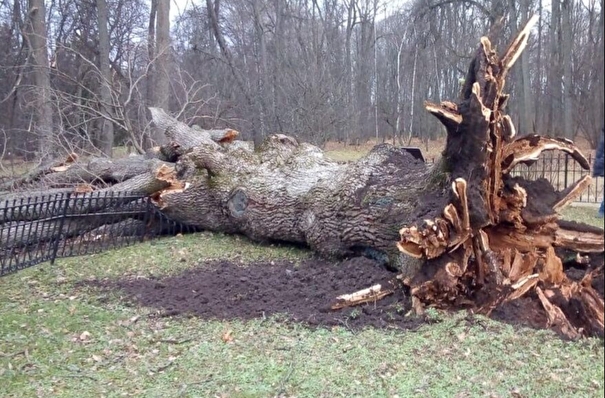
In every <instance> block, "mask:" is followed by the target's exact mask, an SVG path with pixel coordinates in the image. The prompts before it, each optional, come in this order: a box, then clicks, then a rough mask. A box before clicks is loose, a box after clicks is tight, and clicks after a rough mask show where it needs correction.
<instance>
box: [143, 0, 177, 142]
mask: <svg viewBox="0 0 605 398" xmlns="http://www.w3.org/2000/svg"><path fill="white" fill-rule="evenodd" d="M154 19H155V27H153V22H154ZM152 34H155V37H153V38H152V37H151V35H152ZM148 40H153V44H151V43H150V44H148V47H149V46H152V47H151V48H152V49H153V53H150V54H149V56H150V58H151V59H150V61H151V62H153V67H152V71H153V73H151V76H150V77H151V79H150V85H151V87H149V89H151V93H149V92H148V95H149V94H150V95H151V96H150V97H149V99H150V102H151V104H152V105H153V106H157V107H161V108H162V109H170V93H171V90H170V73H171V71H170V69H171V68H170V63H171V51H170V48H171V47H170V0H152V6H151V15H150V21H149V38H148ZM149 136H150V137H149V138H150V142H148V143H147V145H146V146H147V147H149V146H154V145H161V144H164V143H165V137H164V134H163V132H162V131H160V130H158V129H157V128H152V129H151V132H150V135H149Z"/></svg>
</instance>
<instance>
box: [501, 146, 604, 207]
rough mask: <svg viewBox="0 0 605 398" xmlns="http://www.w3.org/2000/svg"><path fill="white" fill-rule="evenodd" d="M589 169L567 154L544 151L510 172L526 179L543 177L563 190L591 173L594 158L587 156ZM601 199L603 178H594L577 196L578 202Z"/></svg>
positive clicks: (598, 201)
mask: <svg viewBox="0 0 605 398" xmlns="http://www.w3.org/2000/svg"><path fill="white" fill-rule="evenodd" d="M588 161H589V163H590V165H591V170H584V169H583V168H582V167H581V166H580V165H579V164H578V163H576V162H575V161H574V160H573V158H572V157H571V156H569V155H568V154H561V153H553V152H545V153H543V154H542V155H541V156H540V158H538V160H536V161H535V162H534V163H532V164H530V165H529V166H527V165H524V164H519V165H517V166H516V167H515V168H514V169H513V170H512V172H511V174H512V175H515V176H522V177H524V178H526V179H528V180H537V179H539V178H545V179H547V180H548V181H550V183H551V184H552V185H553V187H555V189H557V190H558V191H560V190H563V189H565V188H567V187H569V186H571V185H572V184H573V183H575V182H576V181H578V180H579V179H581V178H582V177H584V176H585V175H591V174H592V165H593V161H594V158H593V156H592V155H590V156H589V157H588ZM602 200H603V178H594V179H593V180H592V183H591V184H590V187H589V188H588V189H587V190H586V191H585V192H584V193H583V194H582V195H581V196H580V198H578V201H579V202H584V203H600V202H601V201H602Z"/></svg>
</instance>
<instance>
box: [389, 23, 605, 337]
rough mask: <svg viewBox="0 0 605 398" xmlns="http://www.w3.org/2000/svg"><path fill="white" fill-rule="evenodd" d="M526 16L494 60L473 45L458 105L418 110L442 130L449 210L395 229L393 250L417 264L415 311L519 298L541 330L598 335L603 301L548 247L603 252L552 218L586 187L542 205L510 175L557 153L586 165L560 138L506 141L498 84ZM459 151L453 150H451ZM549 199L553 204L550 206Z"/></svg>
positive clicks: (509, 136)
mask: <svg viewBox="0 0 605 398" xmlns="http://www.w3.org/2000/svg"><path fill="white" fill-rule="evenodd" d="M535 21H536V18H532V19H531V20H530V22H529V23H528V24H527V26H526V27H525V28H524V29H523V30H522V31H521V33H520V34H519V35H518V36H517V38H515V40H513V42H512V43H511V45H510V46H509V47H508V49H507V50H506V51H505V52H504V55H503V57H502V58H501V59H498V57H497V55H496V53H495V51H494V50H492V47H491V43H490V42H489V40H488V39H487V38H485V37H484V38H482V39H481V44H480V47H479V50H478V51H477V53H476V58H475V60H474V61H473V63H472V64H471V67H470V68H469V75H468V76H467V79H466V87H465V88H464V89H463V98H462V100H461V101H460V103H458V104H453V103H451V102H443V103H441V104H440V105H437V104H433V103H427V104H426V109H427V110H428V111H429V112H430V113H431V114H433V115H434V116H435V117H437V119H439V120H440V121H441V122H442V123H443V125H444V126H445V127H446V129H447V130H448V147H446V150H445V152H444V158H445V160H446V165H447V167H448V168H449V169H448V170H446V171H447V172H448V173H450V175H451V178H452V180H453V183H452V187H451V202H450V204H448V205H447V206H446V207H445V208H444V210H443V213H442V216H441V217H437V218H436V219H434V220H424V221H423V222H422V224H421V225H419V226H417V225H411V226H406V227H404V228H402V229H401V231H400V237H401V239H400V241H399V242H398V243H397V247H398V248H399V250H400V251H401V252H403V253H405V254H407V255H410V256H413V257H416V258H422V259H425V260H426V262H425V264H424V272H420V273H419V274H418V275H416V276H415V277H413V278H407V284H408V286H409V287H410V291H411V293H412V296H413V301H414V302H415V303H416V305H415V308H416V310H417V311H421V305H424V306H436V307H440V308H452V307H455V306H458V305H460V303H465V304H468V303H472V305H471V307H474V308H475V310H476V311H477V312H481V313H484V314H490V313H491V312H492V311H493V310H494V309H495V308H497V307H498V306H499V305H501V304H503V303H506V302H510V301H512V300H516V299H519V298H520V297H524V296H528V295H530V296H531V297H534V298H535V299H537V300H539V302H540V303H541V304H542V307H543V308H544V311H545V312H546V314H547V317H548V325H545V326H549V327H552V328H554V329H556V330H557V331H559V332H560V333H562V334H563V335H565V336H567V337H569V338H577V337H579V336H581V335H583V334H584V335H595V334H596V335H602V334H603V299H602V298H601V297H600V296H599V295H598V294H597V293H596V291H595V290H594V289H593V288H592V286H591V284H590V280H591V278H590V273H589V274H588V275H587V277H586V278H585V280H583V281H582V282H576V281H572V280H570V279H569V278H568V276H567V275H566V274H565V272H564V267H563V262H562V260H561V259H560V258H559V257H558V256H557V254H556V252H555V249H556V248H560V249H567V250H569V251H572V252H573V251H575V252H576V253H578V258H581V255H580V253H601V252H603V246H604V238H603V231H602V230H595V229H594V228H587V227H586V226H582V225H580V224H575V223H564V222H562V221H560V220H559V212H560V211H561V210H562V209H564V208H565V207H566V206H567V205H569V204H570V203H571V202H572V201H574V200H575V199H576V198H577V197H578V196H579V195H580V194H581V193H582V192H583V191H584V190H585V189H586V188H587V187H588V186H589V185H590V182H591V178H590V176H586V177H583V178H582V179H580V180H579V181H578V182H576V183H575V184H574V185H573V186H571V187H570V188H568V189H567V190H565V191H562V192H555V191H554V189H553V195H554V196H552V197H551V198H550V199H548V198H546V195H543V194H542V192H541V191H540V189H534V188H532V183H533V182H532V181H525V180H523V179H521V178H519V177H514V178H513V177H512V176H510V174H509V172H510V171H511V170H512V169H513V168H514V167H515V166H516V165H517V164H519V163H528V162H532V161H535V160H537V159H538V157H539V156H540V154H541V153H542V152H543V151H549V150H561V151H564V152H566V153H568V154H570V156H571V157H572V158H573V159H574V160H575V161H576V162H578V163H579V164H580V165H581V166H582V167H583V168H584V169H586V170H589V169H590V165H589V162H588V161H587V159H586V157H585V156H584V155H583V154H582V153H581V152H580V150H579V149H578V148H577V147H576V146H575V145H574V144H573V143H572V142H571V141H569V140H565V139H558V138H547V137H540V136H525V137H521V138H515V136H516V130H515V128H514V126H513V124H512V122H511V118H510V117H509V116H508V115H505V114H504V109H503V108H504V105H505V104H506V102H507V100H508V95H507V94H505V93H503V87H504V83H505V77H506V75H507V73H508V71H509V70H510V68H511V67H512V66H513V64H514V62H515V61H516V60H517V59H518V58H519V56H520V54H521V52H522V51H523V49H524V48H525V46H526V44H527V39H528V36H529V32H530V30H531V26H532V24H533V23H535ZM460 148H462V149H460ZM553 198H554V199H553Z"/></svg>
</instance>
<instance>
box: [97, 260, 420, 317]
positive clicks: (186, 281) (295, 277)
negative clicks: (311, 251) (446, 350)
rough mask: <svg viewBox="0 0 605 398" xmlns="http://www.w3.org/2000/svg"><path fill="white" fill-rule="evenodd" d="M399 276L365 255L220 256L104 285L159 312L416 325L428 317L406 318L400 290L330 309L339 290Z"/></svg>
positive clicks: (406, 304)
mask: <svg viewBox="0 0 605 398" xmlns="http://www.w3.org/2000/svg"><path fill="white" fill-rule="evenodd" d="M394 276H395V274H393V273H392V272H390V271H387V270H386V269H384V268H382V267H380V266H379V265H377V264H376V263H375V262H374V261H372V260H369V259H366V258H363V257H357V258H353V259H350V260H347V261H344V262H341V263H337V264H334V263H330V262H327V261H324V260H318V259H313V260H308V261H305V262H303V263H302V264H300V265H298V266H297V265H295V264H293V263H291V262H272V263H253V264H247V265H246V266H241V265H237V264H235V263H232V262H229V261H219V262H213V263H207V264H202V265H201V266H200V267H199V268H195V269H191V270H188V271H187V272H185V273H183V274H180V275H176V276H170V277H166V278H162V279H127V280H120V281H106V282H103V283H102V284H101V285H102V287H104V288H118V289H120V290H121V291H123V292H124V293H125V294H126V296H127V297H128V298H129V299H130V300H131V301H133V302H135V303H137V304H140V305H144V306H147V307H154V308H157V309H158V310H159V315H160V316H173V315H184V316H198V317H201V318H206V319H236V318H237V319H251V318H262V317H264V316H266V317H268V316H271V315H275V314H280V315H284V316H285V317H287V318H288V319H289V320H292V321H298V322H304V323H307V324H310V325H317V326H331V325H342V326H346V327H349V328H360V327H364V326H375V327H380V328H384V327H390V326H392V327H399V328H405V329H409V328H414V327H416V326H418V325H419V324H420V323H422V322H423V321H422V320H421V319H419V318H414V317H409V316H408V317H405V313H406V312H408V311H409V309H410V306H409V299H408V298H407V297H406V296H405V293H404V290H403V289H398V290H397V291H396V293H394V294H393V295H391V296H387V297H386V298H383V299H382V300H379V301H377V302H376V303H369V304H366V305H363V306H359V307H355V308H346V309H342V310H337V311H334V310H332V309H330V306H331V305H332V304H333V303H334V302H335V298H336V297H337V296H339V295H341V294H345V293H352V292H354V291H356V290H360V289H364V288H367V287H370V286H372V285H374V284H376V283H382V284H383V286H386V285H387V284H388V282H389V281H390V280H391V279H393V277H394Z"/></svg>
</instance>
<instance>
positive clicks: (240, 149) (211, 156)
mask: <svg viewBox="0 0 605 398" xmlns="http://www.w3.org/2000/svg"><path fill="white" fill-rule="evenodd" d="M532 22H535V21H533V20H532ZM530 26H531V25H528V26H527V27H526V28H525V29H524V30H523V31H522V32H521V34H520V35H519V37H518V38H517V39H515V40H514V41H513V43H512V44H511V46H510V47H509V48H508V50H507V51H506V52H505V53H504V55H503V56H502V58H499V57H498V56H497V55H496V53H495V52H494V51H493V50H492V47H491V44H490V42H489V40H488V39H487V38H482V39H481V44H480V46H479V49H478V50H477V53H476V56H475V58H474V60H473V61H472V63H471V65H470V67H469V71H468V75H467V77H466V80H465V87H464V89H463V92H462V97H461V99H460V100H459V101H458V102H457V103H453V102H443V103H441V104H439V105H437V104H432V103H427V104H426V108H427V110H428V111H429V112H430V113H432V114H433V115H435V116H436V117H437V118H438V119H439V120H440V121H441V122H442V123H443V124H444V126H445V127H446V129H447V132H448V137H447V145H446V149H445V151H444V153H443V157H442V159H441V160H440V161H439V162H438V163H437V164H436V165H434V166H433V167H428V166H427V165H425V163H424V162H422V161H419V160H416V159H415V158H414V157H413V156H412V155H410V154H409V153H408V152H406V151H405V150H403V149H401V148H396V147H394V146H391V145H388V144H382V145H379V146H376V147H375V148H374V149H373V150H372V151H371V152H370V153H369V154H368V155H366V156H365V157H363V158H361V159H360V160H358V161H356V162H352V163H348V164H341V163H337V162H334V161H331V160H329V159H328V158H326V157H325V156H324V154H323V152H322V151H321V150H320V149H319V148H317V147H315V146H312V145H309V144H301V143H298V142H297V141H296V140H295V139H293V138H291V137H288V136H285V135H279V134H278V135H272V136H269V137H268V138H267V139H266V140H265V141H264V142H263V143H262V145H260V146H258V147H256V148H254V149H253V148H252V145H250V144H249V143H245V142H242V141H234V138H235V137H236V136H237V132H236V131H234V130H228V129H227V130H200V129H197V128H191V127H189V126H187V125H185V124H184V123H181V122H179V121H177V120H175V119H174V118H172V117H171V116H169V115H168V114H167V113H166V112H165V111H163V110H161V109H158V108H151V115H152V120H153V123H154V125H155V126H156V127H157V128H158V130H159V131H161V132H163V133H164V135H165V138H166V141H167V142H168V143H167V144H166V145H164V146H162V147H158V148H154V149H153V150H150V151H149V152H148V153H147V154H146V155H144V156H140V157H137V158H129V159H124V160H116V161H110V160H107V159H104V160H98V159H85V160H84V159H82V160H78V159H76V157H75V156H71V157H70V158H69V159H67V160H66V161H65V162H55V163H53V164H47V165H43V166H42V167H40V168H39V169H37V170H35V171H33V172H32V173H30V174H29V175H27V176H25V177H24V178H22V179H20V180H18V181H12V182H11V183H10V184H6V185H5V186H4V187H3V188H0V189H9V188H10V189H12V190H13V191H14V190H17V191H19V190H21V191H22V190H25V191H27V190H31V189H37V190H40V189H69V187H76V188H73V189H77V190H78V192H85V191H90V190H101V189H105V190H132V191H136V192H140V193H144V194H147V195H149V196H151V197H152V199H153V201H154V203H155V204H156V206H157V207H158V208H159V209H160V211H161V212H162V213H163V214H165V215H166V216H168V217H169V218H171V219H173V220H174V221H179V222H182V223H184V224H188V225H190V226H194V227H197V228H201V229H205V230H209V231H220V232H226V233H239V234H243V235H246V236H248V237H250V238H252V239H254V240H256V241H282V242H293V243H299V244H305V245H308V246H309V247H311V248H312V249H313V250H315V251H317V252H318V253H320V254H322V255H326V256H348V255H365V256H369V257H372V258H375V259H377V260H378V261H381V262H382V263H384V264H385V265H388V266H390V267H392V268H397V269H398V270H399V272H400V275H399V277H398V279H397V281H400V282H401V281H403V283H404V284H406V285H407V286H408V288H409V289H410V292H411V295H412V297H413V301H414V304H415V308H416V309H417V310H418V311H421V310H422V308H423V307H424V306H427V305H431V306H438V307H445V308H448V307H457V306H461V305H462V306H466V307H470V308H473V309H474V310H476V311H479V312H482V313H485V314H489V313H490V312H491V311H493V310H494V309H495V308H497V307H498V306H499V305H501V304H502V303H505V302H508V301H511V300H514V299H517V298H519V297H521V296H523V295H528V294H531V295H533V296H532V297H535V299H536V300H539V302H540V303H542V305H543V307H544V309H545V311H546V312H547V314H548V316H549V317H550V318H551V320H552V323H553V324H556V325H557V326H558V327H559V328H560V329H561V331H562V332H563V333H565V334H566V335H568V336H570V337H576V336H578V335H580V334H581V333H582V332H583V333H586V334H594V333H602V329H603V300H602V297H600V296H599V295H598V294H597V293H596V292H595V291H594V290H593V289H592V288H591V287H590V278H591V277H592V273H590V272H588V273H587V275H586V277H585V279H584V280H583V281H582V282H573V281H571V280H570V279H568V278H567V276H566V275H565V273H564V272H563V266H562V261H561V260H560V259H559V258H558V257H557V255H556V250H559V251H560V250H571V251H573V252H576V253H580V254H585V253H602V252H603V245H604V239H603V230H601V229H599V228H593V227H588V226H586V225H580V224H575V223H569V222H563V221H561V220H559V212H560V211H561V210H562V209H563V208H564V207H565V206H566V205H568V204H569V203H570V202H571V201H573V200H574V199H575V198H576V197H577V196H578V195H579V194H580V193H581V192H582V190H583V189H585V188H586V187H587V185H588V184H589V183H590V177H586V178H584V179H581V180H580V181H578V183H576V185H574V186H573V187H571V188H569V189H566V190H565V191H562V192H557V191H555V190H554V189H553V187H552V186H551V185H550V184H549V183H548V182H547V181H546V180H538V181H526V180H524V179H523V178H519V177H512V176H510V174H509V172H510V171H511V170H512V168H513V167H514V166H515V165H517V164H519V163H526V162H531V161H532V160H534V159H536V158H537V157H538V156H539V155H540V153H541V152H542V151H543V150H555V149H558V150H563V151H565V152H567V153H569V154H570V155H571V156H572V157H573V159H575V160H576V161H578V162H579V163H580V164H581V165H582V166H583V167H584V168H585V169H588V168H589V164H588V162H587V160H586V158H584V156H583V155H582V154H581V153H580V152H579V151H578V149H577V148H576V147H575V146H574V145H573V144H572V143H571V142H570V141H567V140H562V139H551V138H543V137H538V136H527V137H522V138H518V139H516V138H515V128H514V126H513V124H512V122H511V118H510V117H509V116H508V115H506V114H505V113H504V109H505V106H506V102H507V99H508V96H507V95H506V94H505V93H504V92H503V87H504V82H505V78H506V75H507V73H508V71H509V69H510V67H511V66H512V65H513V64H514V62H515V61H516V60H517V59H518V57H519V55H520V53H521V52H522V50H523V48H524V47H525V45H526V42H527V36H528V34H529V29H530ZM12 195H20V197H24V196H26V195H28V194H27V192H25V193H24V192H17V193H13V194H12ZM81 195H87V194H86V193H83V194H81ZM32 217H35V216H32ZM28 221H31V217H30V218H28V219H26V220H5V222H28ZM6 242H12V241H11V240H10V239H9V238H6V239H5V240H4V242H0V244H6ZM397 242H398V243H397ZM400 282H397V283H399V285H401V283H400ZM397 283H396V284H395V285H397ZM395 285H393V286H395ZM388 293H389V291H387V290H381V287H376V286H373V287H371V288H369V289H367V290H364V291H363V292H359V293H358V294H353V295H350V296H349V295H347V296H343V297H340V298H339V303H338V304H337V305H336V306H335V308H340V307H342V306H343V305H350V304H354V303H356V302H362V301H367V300H372V299H377V298H380V297H382V296H384V295H385V294H388ZM578 314H579V315H578ZM571 315H573V316H571Z"/></svg>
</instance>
